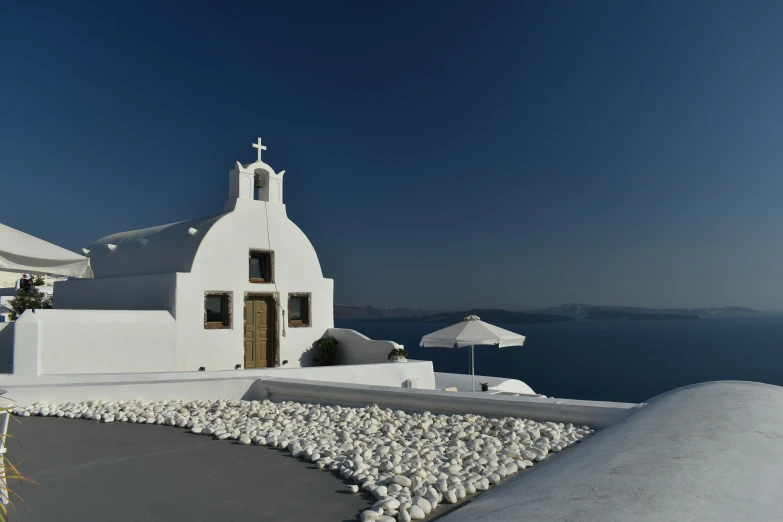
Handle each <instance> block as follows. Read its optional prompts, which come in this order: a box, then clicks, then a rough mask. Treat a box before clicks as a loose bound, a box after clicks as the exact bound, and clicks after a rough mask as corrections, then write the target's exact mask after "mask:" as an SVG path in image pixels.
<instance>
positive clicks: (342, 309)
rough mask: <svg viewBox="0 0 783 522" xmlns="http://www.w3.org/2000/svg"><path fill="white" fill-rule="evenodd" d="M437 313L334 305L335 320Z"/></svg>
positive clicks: (432, 312) (419, 315) (422, 315)
mask: <svg viewBox="0 0 783 522" xmlns="http://www.w3.org/2000/svg"><path fill="white" fill-rule="evenodd" d="M434 313H437V312H434V311H432V310H430V311H425V310H417V309H414V308H383V307H376V306H372V305H353V304H345V303H334V317H335V319H369V318H382V317H424V316H426V315H431V314H434Z"/></svg>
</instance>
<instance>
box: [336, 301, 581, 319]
mask: <svg viewBox="0 0 783 522" xmlns="http://www.w3.org/2000/svg"><path fill="white" fill-rule="evenodd" d="M376 310H377V309H376ZM376 310H370V311H369V313H372V314H376V315H372V316H370V317H361V318H359V317H356V312H357V311H356V310H349V312H350V313H352V314H354V315H352V316H351V317H338V315H337V313H338V311H337V305H335V317H336V318H338V319H349V318H350V319H359V320H361V321H362V322H367V323H378V322H383V323H458V322H460V321H462V320H463V319H465V317H467V316H469V315H477V316H479V317H480V318H481V319H482V320H483V321H487V322H489V323H503V324H538V323H563V322H570V321H575V319H573V318H571V317H564V316H561V315H553V314H531V313H528V312H510V311H508V310H498V309H473V310H465V311H462V312H435V313H429V314H423V315H416V314H415V312H418V311H413V310H407V309H401V310H405V311H404V312H400V313H399V315H394V314H393V313H392V312H391V311H390V309H385V313H384V314H383V315H378V312H377V311H376Z"/></svg>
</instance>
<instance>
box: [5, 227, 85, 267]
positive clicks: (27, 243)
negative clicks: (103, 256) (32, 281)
mask: <svg viewBox="0 0 783 522" xmlns="http://www.w3.org/2000/svg"><path fill="white" fill-rule="evenodd" d="M0 270H6V271H8V272H19V273H31V274H54V275H62V276H68V277H81V278H92V277H93V275H92V268H90V260H89V259H88V258H86V257H84V256H80V255H79V254H76V253H74V252H71V251H70V250H66V249H64V248H62V247H58V246H57V245H53V244H51V243H49V242H46V241H44V240H43V239H38V238H37V237H34V236H31V235H30V234H25V233H24V232H21V231H19V230H16V229H15V228H11V227H9V226H6V225H3V224H2V223H0Z"/></svg>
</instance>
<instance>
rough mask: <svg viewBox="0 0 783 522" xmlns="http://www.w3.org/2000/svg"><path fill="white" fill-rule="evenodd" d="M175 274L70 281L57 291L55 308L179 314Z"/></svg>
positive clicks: (59, 284) (60, 285)
mask: <svg viewBox="0 0 783 522" xmlns="http://www.w3.org/2000/svg"><path fill="white" fill-rule="evenodd" d="M176 284H177V278H176V274H174V273H170V274H155V275H141V276H132V277H112V278H105V279H69V280H68V281H58V282H56V283H55V285H54V288H55V290H56V291H55V292H54V303H53V305H54V308H56V309H65V310H167V311H169V312H171V314H172V315H174V314H175V313H176V309H175V302H174V297H175V295H176V294H175V293H176Z"/></svg>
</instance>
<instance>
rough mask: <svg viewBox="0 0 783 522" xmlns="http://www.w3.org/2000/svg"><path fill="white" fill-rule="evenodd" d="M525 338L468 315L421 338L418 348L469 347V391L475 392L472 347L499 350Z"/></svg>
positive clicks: (474, 367)
mask: <svg viewBox="0 0 783 522" xmlns="http://www.w3.org/2000/svg"><path fill="white" fill-rule="evenodd" d="M524 343H525V336H524V335H519V334H517V333H514V332H510V331H508V330H504V329H503V328H498V327H497V326H495V325H492V324H489V323H485V322H483V321H482V320H481V319H479V318H478V316H475V315H469V316H468V317H466V318H465V320H464V321H462V322H461V323H457V324H455V325H454V326H449V327H448V328H444V329H443V330H438V331H437V332H432V333H431V334H428V335H425V336H424V337H422V338H421V342H420V343H419V346H423V347H425V348H454V347H455V346H456V347H457V348H462V347H463V346H470V375H471V391H476V383H475V382H474V381H475V375H476V364H475V361H474V359H473V347H474V346H476V345H482V344H496V345H498V347H499V348H506V347H508V346H522V345H523V344H524Z"/></svg>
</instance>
